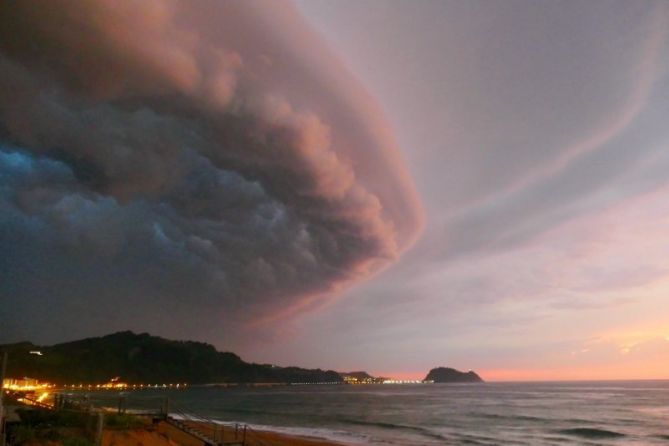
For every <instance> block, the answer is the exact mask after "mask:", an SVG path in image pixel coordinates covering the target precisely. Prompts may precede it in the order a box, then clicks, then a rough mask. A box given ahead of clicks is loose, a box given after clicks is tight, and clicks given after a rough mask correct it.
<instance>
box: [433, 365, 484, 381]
mask: <svg viewBox="0 0 669 446" xmlns="http://www.w3.org/2000/svg"><path fill="white" fill-rule="evenodd" d="M425 381H434V382H435V383H481V382H483V380H482V379H481V377H480V376H478V375H477V374H476V373H475V372H473V371H471V370H470V371H469V372H466V373H465V372H460V371H459V370H455V369H452V368H450V367H437V368H434V369H432V370H430V372H429V373H428V374H427V376H426V377H425Z"/></svg>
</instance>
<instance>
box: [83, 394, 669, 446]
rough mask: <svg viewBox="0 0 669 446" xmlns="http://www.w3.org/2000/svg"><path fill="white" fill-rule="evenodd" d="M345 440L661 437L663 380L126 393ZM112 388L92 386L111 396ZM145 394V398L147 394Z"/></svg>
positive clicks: (666, 426) (580, 441) (612, 441)
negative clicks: (165, 399)
mask: <svg viewBox="0 0 669 446" xmlns="http://www.w3.org/2000/svg"><path fill="white" fill-rule="evenodd" d="M124 395H125V397H126V398H127V404H128V405H129V407H130V408H132V406H137V407H140V406H150V405H151V404H155V402H156V401H157V400H159V399H163V398H166V397H169V401H170V407H171V408H172V410H173V411H175V413H176V412H177V411H185V412H193V413H197V414H200V415H201V416H204V417H207V418H211V419H214V420H218V421H221V422H238V423H245V424H248V425H250V426H251V427H253V428H255V429H257V430H272V431H276V432H283V433H287V434H293V435H303V436H309V437H319V438H326V439H330V440H334V441H337V442H341V443H344V444H348V445H593V446H594V445H669V381H607V382H541V383H537V382H526V383H521V382H514V383H481V384H414V385H400V384H397V385H393V384H374V385H301V386H282V387H271V388H250V387H237V388H235V387H232V388H219V387H193V386H192V387H188V388H187V389H180V390H169V389H168V390H154V389H152V390H141V391H132V392H127V393H125V394H124ZM118 397H119V394H118V393H114V392H111V391H105V392H93V393H92V394H90V398H91V400H92V401H94V402H95V401H97V402H99V403H105V402H106V404H107V405H111V406H112V407H113V406H114V404H115V403H114V401H115V399H118ZM152 401H153V402H152Z"/></svg>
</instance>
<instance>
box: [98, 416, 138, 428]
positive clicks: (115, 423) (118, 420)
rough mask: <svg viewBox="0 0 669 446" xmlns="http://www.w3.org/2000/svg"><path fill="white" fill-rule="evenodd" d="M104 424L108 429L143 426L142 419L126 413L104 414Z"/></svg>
mask: <svg viewBox="0 0 669 446" xmlns="http://www.w3.org/2000/svg"><path fill="white" fill-rule="evenodd" d="M105 426H106V427H108V428H110V429H121V430H125V429H138V428H140V427H142V426H143V423H142V421H141V420H140V419H139V418H137V417H135V416H133V415H129V414H126V413H118V414H107V415H105Z"/></svg>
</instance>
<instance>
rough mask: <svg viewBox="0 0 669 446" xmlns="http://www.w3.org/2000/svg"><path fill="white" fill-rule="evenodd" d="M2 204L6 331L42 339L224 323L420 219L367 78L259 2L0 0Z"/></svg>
mask: <svg viewBox="0 0 669 446" xmlns="http://www.w3.org/2000/svg"><path fill="white" fill-rule="evenodd" d="M285 30H288V31H285ZM0 207H1V211H2V213H1V214H0V215H1V216H0V249H1V250H2V252H3V256H2V260H1V261H0V262H1V263H0V266H2V269H1V274H2V278H1V280H0V299H2V301H3V303H5V305H2V306H1V308H2V310H0V323H2V325H3V326H4V327H7V329H6V330H3V333H2V336H3V337H4V338H6V339H16V338H18V337H26V338H31V339H37V340H47V339H48V340H50V339H52V338H54V337H55V338H67V337H73V336H77V335H84V334H90V333H100V332H105V331H108V330H111V329H116V328H126V327H128V326H129V327H130V328H137V329H151V330H154V331H157V332H159V333H164V334H169V335H179V336H183V337H189V336H190V337H203V336H207V337H211V336H212V335H213V334H217V333H221V335H222V336H225V335H228V336H232V337H234V336H233V335H232V333H234V332H236V331H237V330H239V329H240V328H241V327H244V326H248V325H249V324H250V323H253V322H257V321H272V320H275V319H276V317H280V316H282V315H286V314H292V313H294V312H296V311H299V310H304V309H308V308H312V307H313V306H314V305H317V302H318V300H319V296H323V295H324V294H327V293H328V292H329V291H332V290H335V289H338V288H340V287H342V286H345V285H347V284H350V283H353V282H355V281H358V280H361V279H363V278H365V277H367V276H368V275H369V274H371V273H373V272H374V271H376V270H378V269H379V268H382V267H383V266H384V265H386V264H388V263H389V262H390V261H392V260H393V259H395V258H396V257H397V256H398V255H399V253H401V252H402V250H403V249H405V248H406V247H407V246H409V245H410V244H411V243H412V242H413V240H414V239H415V237H416V234H417V232H418V230H419V228H420V226H421V219H422V216H421V212H420V209H419V205H418V203H417V199H416V196H415V192H414V189H413V186H412V185H411V182H410V180H409V179H408V177H407V174H406V173H405V171H404V168H403V166H402V163H401V160H400V159H399V158H398V155H397V151H396V149H395V147H394V144H393V142H392V137H391V136H390V135H388V133H387V132H386V130H385V129H384V126H383V121H382V120H381V119H380V118H379V117H378V112H377V110H376V109H375V106H374V105H373V104H371V103H370V102H369V98H368V97H367V96H366V94H365V93H364V91H362V90H361V89H360V87H359V86H358V85H357V84H356V83H355V82H354V80H353V79H351V78H350V76H349V75H348V74H347V73H346V72H345V70H343V69H342V68H341V67H340V66H339V64H338V62H337V61H336V60H334V59H333V58H332V57H331V56H329V55H328V52H327V51H326V50H325V46H324V45H323V44H322V43H320V42H319V40H318V39H317V38H316V37H315V36H314V35H313V34H312V33H311V32H310V30H309V29H307V28H306V26H305V25H304V24H303V23H302V22H301V21H300V19H299V17H298V16H297V15H296V13H295V12H294V11H293V10H292V9H291V8H290V7H289V5H285V4H274V3H260V2H226V3H220V2H204V1H203V2H198V3H191V2H179V1H174V2H172V1H139V2H123V3H118V2H115V1H101V2H95V3H90V2H77V1H75V2H60V1H54V2H50V3H48V4H42V3H39V4H38V3H37V2H21V3H10V2H5V3H2V4H0ZM231 342H232V340H231Z"/></svg>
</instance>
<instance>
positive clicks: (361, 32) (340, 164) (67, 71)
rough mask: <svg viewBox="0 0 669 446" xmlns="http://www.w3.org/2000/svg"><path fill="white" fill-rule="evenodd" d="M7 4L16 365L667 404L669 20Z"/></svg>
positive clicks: (587, 13)
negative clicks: (295, 372)
mask: <svg viewBox="0 0 669 446" xmlns="http://www.w3.org/2000/svg"><path fill="white" fill-rule="evenodd" d="M35 5H36V3H32V2H31V1H26V2H22V3H20V4H8V3H5V4H1V5H0V87H1V88H0V251H2V252H3V256H1V257H0V303H1V304H2V305H0V327H2V329H1V330H0V342H14V341H18V340H25V339H29V340H32V341H33V342H38V343H46V344H50V343H54V342H61V341H65V340H72V339H77V338H81V337H84V336H97V335H103V334H107V333H110V332H113V331H117V330H125V329H131V330H134V331H138V332H143V331H148V332H150V333H152V334H156V335H161V336H165V337H169V338H176V339H194V340H201V341H207V342H211V343H213V344H214V345H216V346H217V347H218V348H219V349H221V350H231V351H235V352H236V353H238V354H240V355H241V356H242V357H243V358H244V359H246V360H251V361H257V362H263V363H267V362H271V363H275V364H280V365H292V364H297V365H301V366H308V367H321V368H331V369H336V370H340V371H350V370H367V371H369V372H371V373H374V374H381V375H385V376H394V377H402V378H422V377H423V376H424V375H425V374H426V373H427V371H428V370H429V369H430V368H432V367H435V366H440V365H444V366H451V367H456V368H459V369H463V370H468V369H474V370H476V371H477V372H478V373H479V374H480V375H482V376H483V377H484V379H488V380H542V379H628V378H630V379H631V378H669V375H667V370H669V299H668V297H669V296H667V293H668V292H669V273H668V272H669V271H668V268H669V251H668V250H667V249H666V247H667V246H669V234H668V233H667V231H666V230H665V227H666V224H667V223H669V204H668V203H667V200H666V199H664V198H665V197H666V195H667V193H669V150H667V148H668V147H667V145H668V144H669V128H668V127H667V125H666V116H669V88H667V87H668V86H669V83H668V81H669V75H668V74H669V73H668V72H667V68H668V67H669V46H668V45H669V5H668V4H667V3H666V2H663V1H637V2H629V1H591V2H573V1H566V0H563V1H555V0H550V1H534V0H532V1H530V0H525V1H516V0H505V1H499V2H490V1H476V0H472V1H468V2H462V1H428V0H424V1H420V2H403V1H382V0H363V1H351V0H342V1H337V2H332V1H328V0H297V1H296V2H295V3H288V2H271V1H255V0H254V1H247V2H242V1H233V2H225V3H223V2H215V1H213V0H212V1H202V2H197V3H193V2H185V1H183V2H182V1H178V0H174V1H172V0H150V1H128V2H115V1H112V0H105V1H100V2H96V3H90V2H85V1H74V2H72V1H69V2H65V1H60V0H55V1H53V2H50V3H49V5H48V7H44V5H42V6H41V7H39V8H37V7H36V6H35Z"/></svg>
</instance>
